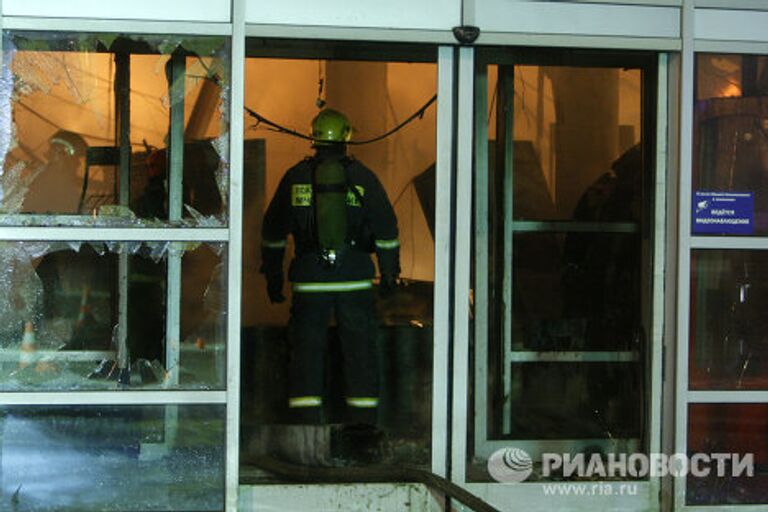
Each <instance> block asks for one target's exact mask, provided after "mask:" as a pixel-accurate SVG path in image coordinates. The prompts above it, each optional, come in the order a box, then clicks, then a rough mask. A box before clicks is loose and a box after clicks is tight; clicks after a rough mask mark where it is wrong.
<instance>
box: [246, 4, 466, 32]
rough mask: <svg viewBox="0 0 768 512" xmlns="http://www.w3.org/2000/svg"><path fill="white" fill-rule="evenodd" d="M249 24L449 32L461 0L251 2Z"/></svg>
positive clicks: (458, 12) (457, 15) (458, 16)
mask: <svg viewBox="0 0 768 512" xmlns="http://www.w3.org/2000/svg"><path fill="white" fill-rule="evenodd" d="M245 20H246V22H247V23H254V24H281V25H316V26H326V27H327V26H332V27H371V28H399V29H417V30H450V29H451V28H452V27H454V26H456V25H459V24H460V20H461V4H460V2H459V0H355V1H354V2H352V1H345V0H326V1H324V2H318V1H317V0H282V1H280V0H277V1H273V0H251V1H249V2H248V4H247V7H246V13H245Z"/></svg>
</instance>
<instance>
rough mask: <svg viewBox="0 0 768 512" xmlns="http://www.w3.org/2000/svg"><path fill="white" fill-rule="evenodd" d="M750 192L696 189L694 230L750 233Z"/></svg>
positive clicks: (752, 213) (752, 207)
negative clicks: (701, 190) (702, 190)
mask: <svg viewBox="0 0 768 512" xmlns="http://www.w3.org/2000/svg"><path fill="white" fill-rule="evenodd" d="M754 218H755V198H754V193H753V192H695V193H694V197H693V224H692V227H693V229H692V231H693V232H694V233H704V234H717V235H751V234H752V231H753V229H754Z"/></svg>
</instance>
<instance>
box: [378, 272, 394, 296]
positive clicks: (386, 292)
mask: <svg viewBox="0 0 768 512" xmlns="http://www.w3.org/2000/svg"><path fill="white" fill-rule="evenodd" d="M396 289H397V276H395V275H392V274H384V275H382V276H381V282H380V283H379V294H380V295H381V296H382V297H389V296H390V295H392V293H393V292H394V291H395V290H396Z"/></svg>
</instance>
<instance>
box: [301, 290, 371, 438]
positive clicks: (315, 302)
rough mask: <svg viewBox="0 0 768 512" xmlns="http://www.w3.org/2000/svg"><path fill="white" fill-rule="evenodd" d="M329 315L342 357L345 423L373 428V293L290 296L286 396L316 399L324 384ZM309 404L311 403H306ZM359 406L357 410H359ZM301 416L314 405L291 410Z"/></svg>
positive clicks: (310, 412)
mask: <svg viewBox="0 0 768 512" xmlns="http://www.w3.org/2000/svg"><path fill="white" fill-rule="evenodd" d="M332 315H334V317H335V319H336V324H337V327H338V333H339V338H340V341H341V347H342V353H343V357H344V364H343V368H344V382H345V399H346V402H347V405H348V407H347V410H348V412H349V413H350V414H349V416H350V418H351V421H355V419H357V420H359V421H362V422H365V423H373V422H375V417H376V406H375V405H373V404H374V403H375V402H376V400H377V399H378V387H379V382H378V381H379V367H378V360H377V350H376V339H377V331H378V322H377V320H376V311H375V304H374V296H373V290H359V291H351V292H323V293H294V294H293V302H292V304H291V319H290V323H289V328H290V336H291V343H292V346H291V364H290V397H291V398H292V399H297V398H299V399H301V398H306V397H322V396H323V389H324V382H325V375H324V370H325V357H326V352H327V331H328V325H329V323H330V320H331V318H332ZM310 403H311V401H310ZM361 404H362V405H361ZM292 408H293V409H295V410H296V412H297V413H300V414H302V415H304V416H305V417H307V416H310V417H311V416H312V415H313V414H319V413H320V410H321V406H320V405H316V404H315V405H311V406H309V407H307V406H306V402H305V405H304V406H302V407H295V406H293V407H292Z"/></svg>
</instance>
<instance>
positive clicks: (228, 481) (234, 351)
mask: <svg viewBox="0 0 768 512" xmlns="http://www.w3.org/2000/svg"><path fill="white" fill-rule="evenodd" d="M244 26H245V21H244V1H243V0H233V20H232V23H198V22H165V21H140V20H93V19H89V20H83V19H55V18H31V17H30V18H27V17H0V30H33V31H40V32H77V33H82V32H110V33H130V34H160V35H165V34H168V35H177V34H178V35H194V36H224V37H228V38H230V42H231V54H230V59H231V60H230V65H231V82H230V87H231V90H230V94H231V98H230V105H229V110H230V112H229V135H230V137H229V155H228V161H229V163H230V168H229V179H230V183H229V200H228V205H229V212H228V213H229V224H228V226H227V227H221V228H174V227H170V226H169V227H168V228H141V227H124V228H122V227H121V228H115V227H100V226H90V227H74V226H71V227H66V226H65V227H51V226H48V227H46V226H35V227H18V226H3V227H0V240H3V241H32V240H34V241H48V240H50V241H168V242H172V245H173V243H178V242H184V241H199V242H218V243H226V244H227V270H228V275H227V279H228V288H227V300H228V307H227V371H226V379H227V380H226V388H225V390H224V391H196V390H164V391H160V390H146V391H83V392H72V391H71V390H64V391H51V392H34V391H29V392H23V393H21V392H8V393H5V392H4V393H0V405H54V406H55V405H83V404H88V405H146V404H152V405H167V406H170V410H169V411H166V417H167V418H168V419H169V420H170V421H176V414H175V406H177V405H184V404H224V405H226V446H225V448H226V454H225V484H224V485H225V489H224V490H225V497H224V500H225V507H226V510H228V511H235V510H237V500H238V485H239V482H238V473H239V466H238V463H239V459H238V451H239V403H240V402H239V394H240V389H239V384H240V350H239V348H240V344H239V339H240V293H241V265H240V263H241V258H242V257H241V254H240V251H241V248H242V233H241V229H242V176H243V170H242V160H243V157H242V149H243V145H242V136H241V135H240V134H242V133H243V117H242V108H243V91H244V83H243V80H244V65H245V36H244ZM233 134H234V136H233ZM177 263H178V262H177ZM177 274H178V272H177ZM178 295H179V294H178V293H175V292H173V296H174V297H178Z"/></svg>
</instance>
